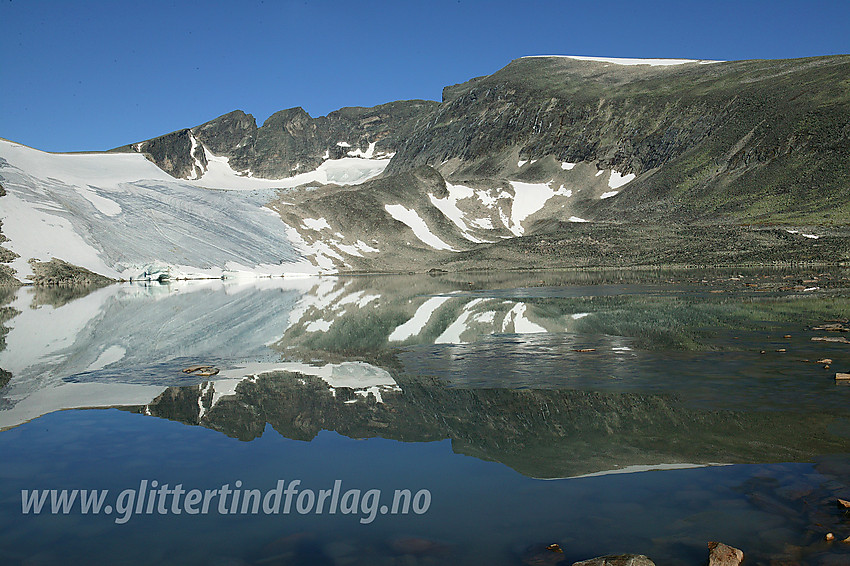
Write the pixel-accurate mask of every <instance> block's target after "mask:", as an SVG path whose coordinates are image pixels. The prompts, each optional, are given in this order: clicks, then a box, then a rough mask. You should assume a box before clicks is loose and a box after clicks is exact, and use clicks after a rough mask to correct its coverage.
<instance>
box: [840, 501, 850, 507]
mask: <svg viewBox="0 0 850 566" xmlns="http://www.w3.org/2000/svg"><path fill="white" fill-rule="evenodd" d="M838 506H839V507H842V508H844V509H850V501H847V500H846V499H839V500H838Z"/></svg>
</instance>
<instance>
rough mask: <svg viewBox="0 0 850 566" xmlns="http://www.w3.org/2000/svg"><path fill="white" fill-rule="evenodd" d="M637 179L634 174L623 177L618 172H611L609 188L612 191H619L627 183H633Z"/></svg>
mask: <svg viewBox="0 0 850 566" xmlns="http://www.w3.org/2000/svg"><path fill="white" fill-rule="evenodd" d="M635 177H636V175H635V174H634V173H628V174H626V175H623V174H622V173H619V172H617V171H611V177H609V178H608V186H609V187H610V188H612V189H619V188H620V187H622V186H623V185H625V184H626V183H629V182H631V181H633V180H634V178H635Z"/></svg>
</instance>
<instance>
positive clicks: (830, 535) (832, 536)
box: [823, 533, 835, 541]
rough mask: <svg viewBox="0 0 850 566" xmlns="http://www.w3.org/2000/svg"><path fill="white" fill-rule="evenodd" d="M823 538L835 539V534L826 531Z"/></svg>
mask: <svg viewBox="0 0 850 566" xmlns="http://www.w3.org/2000/svg"><path fill="white" fill-rule="evenodd" d="M823 538H824V539H825V540H830V541H832V540H835V535H834V534H832V533H826V536H825V537H823Z"/></svg>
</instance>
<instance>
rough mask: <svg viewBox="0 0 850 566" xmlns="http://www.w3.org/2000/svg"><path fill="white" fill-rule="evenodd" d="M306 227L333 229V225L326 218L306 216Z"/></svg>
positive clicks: (311, 228) (316, 229)
mask: <svg viewBox="0 0 850 566" xmlns="http://www.w3.org/2000/svg"><path fill="white" fill-rule="evenodd" d="M302 222H303V223H304V227H305V228H308V229H310V230H315V231H317V232H318V231H320V230H322V229H327V230H330V229H331V225H330V224H328V221H327V220H325V219H324V218H304V219H303V220H302Z"/></svg>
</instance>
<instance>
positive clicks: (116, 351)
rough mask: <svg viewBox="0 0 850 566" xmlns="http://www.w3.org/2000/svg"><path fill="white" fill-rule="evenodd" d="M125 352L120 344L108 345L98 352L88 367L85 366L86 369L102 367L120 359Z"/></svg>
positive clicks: (94, 369)
mask: <svg viewBox="0 0 850 566" xmlns="http://www.w3.org/2000/svg"><path fill="white" fill-rule="evenodd" d="M126 353H127V350H125V349H124V348H122V347H121V346H110V347H108V348H107V349H106V350H104V351H103V352H101V353H100V355H99V356H98V357H97V359H96V360H95V361H94V362H92V364H91V365H90V366H89V367H88V368H86V371H97V370H99V369H103V368H105V367H106V366H108V365H111V364H114V363H115V362H118V361H120V360H121V359H122V358H123V357H124V355H125V354H126Z"/></svg>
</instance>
